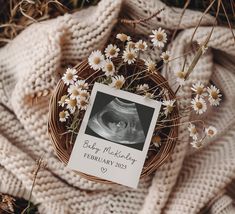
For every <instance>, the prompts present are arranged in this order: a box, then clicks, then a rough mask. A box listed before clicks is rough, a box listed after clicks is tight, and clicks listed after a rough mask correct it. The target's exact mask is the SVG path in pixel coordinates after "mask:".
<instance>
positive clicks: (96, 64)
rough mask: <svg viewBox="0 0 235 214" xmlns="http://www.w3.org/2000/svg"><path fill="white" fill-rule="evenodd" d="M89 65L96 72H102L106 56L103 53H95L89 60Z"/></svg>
mask: <svg viewBox="0 0 235 214" xmlns="http://www.w3.org/2000/svg"><path fill="white" fill-rule="evenodd" d="M88 63H89V65H90V66H91V68H93V69H94V70H100V69H102V68H103V67H104V56H103V54H102V53H101V51H99V50H97V51H93V52H92V53H91V54H90V56H89V58H88Z"/></svg>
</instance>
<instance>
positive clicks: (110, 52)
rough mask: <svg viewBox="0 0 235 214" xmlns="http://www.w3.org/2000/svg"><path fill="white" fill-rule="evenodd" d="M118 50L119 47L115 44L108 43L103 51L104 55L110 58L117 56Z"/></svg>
mask: <svg viewBox="0 0 235 214" xmlns="http://www.w3.org/2000/svg"><path fill="white" fill-rule="evenodd" d="M119 51H120V49H119V48H118V47H117V45H112V44H109V45H108V46H107V48H106V49H105V51H104V52H105V56H106V57H107V58H110V59H111V58H113V57H117V56H118V53H119Z"/></svg>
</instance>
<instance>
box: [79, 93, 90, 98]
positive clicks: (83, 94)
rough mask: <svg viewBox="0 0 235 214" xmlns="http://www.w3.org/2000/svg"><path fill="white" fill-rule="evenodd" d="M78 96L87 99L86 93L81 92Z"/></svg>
mask: <svg viewBox="0 0 235 214" xmlns="http://www.w3.org/2000/svg"><path fill="white" fill-rule="evenodd" d="M80 96H81V97H85V98H87V97H88V93H86V92H82V93H80Z"/></svg>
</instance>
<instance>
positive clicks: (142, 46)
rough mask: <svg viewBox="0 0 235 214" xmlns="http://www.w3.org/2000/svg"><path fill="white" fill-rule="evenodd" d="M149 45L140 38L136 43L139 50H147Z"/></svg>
mask: <svg viewBox="0 0 235 214" xmlns="http://www.w3.org/2000/svg"><path fill="white" fill-rule="evenodd" d="M147 47H148V45H147V43H146V42H145V41H143V40H139V41H138V42H136V43H135V48H136V49H137V50H139V51H145V50H146V49H147Z"/></svg>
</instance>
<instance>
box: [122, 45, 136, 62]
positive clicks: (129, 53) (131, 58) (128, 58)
mask: <svg viewBox="0 0 235 214" xmlns="http://www.w3.org/2000/svg"><path fill="white" fill-rule="evenodd" d="M136 57H137V55H136V52H135V51H134V50H133V49H131V50H128V49H127V50H125V51H124V52H123V56H122V58H123V60H124V62H127V63H128V64H129V65H130V64H132V63H134V62H135V60H136Z"/></svg>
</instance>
